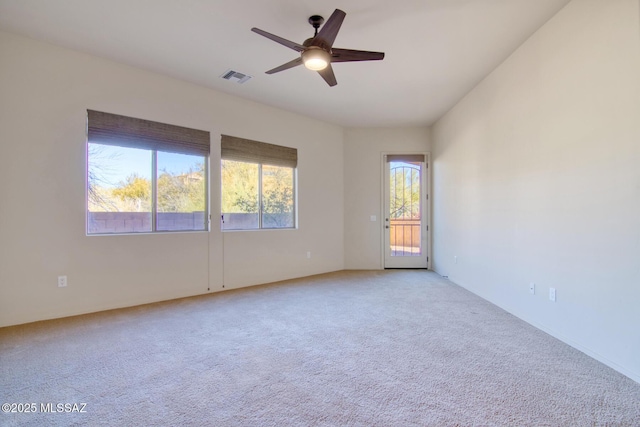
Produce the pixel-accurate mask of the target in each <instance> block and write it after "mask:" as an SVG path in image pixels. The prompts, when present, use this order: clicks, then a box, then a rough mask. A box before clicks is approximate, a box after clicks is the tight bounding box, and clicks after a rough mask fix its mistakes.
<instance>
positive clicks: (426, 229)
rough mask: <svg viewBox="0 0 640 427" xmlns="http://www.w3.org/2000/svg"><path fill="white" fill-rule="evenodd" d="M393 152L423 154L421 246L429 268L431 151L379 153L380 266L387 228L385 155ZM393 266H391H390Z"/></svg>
mask: <svg viewBox="0 0 640 427" xmlns="http://www.w3.org/2000/svg"><path fill="white" fill-rule="evenodd" d="M390 154H391V155H393V154H421V155H424V168H425V170H424V171H423V173H422V186H423V188H424V190H425V200H423V201H422V202H423V203H424V209H423V212H422V214H423V219H422V224H421V225H422V233H423V234H422V236H424V237H423V239H422V242H423V245H424V246H423V247H424V249H425V250H426V251H427V269H428V270H431V266H432V262H433V256H432V254H431V230H432V228H433V227H432V225H431V217H432V211H431V152H430V151H383V152H381V153H380V175H381V177H380V222H381V231H382V232H381V233H380V248H381V251H380V265H381V266H382V270H384V269H385V268H387V267H385V253H386V250H387V248H386V245H385V235H386V233H387V229H386V228H385V218H386V215H387V212H386V208H387V207H386V195H385V191H386V189H385V188H386V187H385V186H386V185H387V183H386V182H385V181H386V169H385V168H386V167H387V161H386V156H387V155H390ZM424 217H426V218H424ZM390 268H393V267H390Z"/></svg>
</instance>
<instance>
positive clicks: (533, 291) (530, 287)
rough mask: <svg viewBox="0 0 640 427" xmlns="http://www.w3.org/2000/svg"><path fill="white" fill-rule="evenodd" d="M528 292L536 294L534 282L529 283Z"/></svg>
mask: <svg viewBox="0 0 640 427" xmlns="http://www.w3.org/2000/svg"><path fill="white" fill-rule="evenodd" d="M529 293H530V294H532V295H535V294H536V284H535V283H533V282H531V283H529Z"/></svg>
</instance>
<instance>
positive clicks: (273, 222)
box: [221, 135, 298, 230]
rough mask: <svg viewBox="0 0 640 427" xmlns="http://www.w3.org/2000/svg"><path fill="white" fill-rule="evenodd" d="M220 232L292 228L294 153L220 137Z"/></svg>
mask: <svg viewBox="0 0 640 427" xmlns="http://www.w3.org/2000/svg"><path fill="white" fill-rule="evenodd" d="M221 157H222V165H221V170H222V229H223V230H253V229H260V228H294V227H295V225H296V217H295V172H296V166H297V160H298V153H297V150H296V149H294V148H288V147H282V146H279V145H273V144H266V143H264V142H258V141H250V140H246V139H241V138H236V137H231V136H227V135H223V136H222V152H221Z"/></svg>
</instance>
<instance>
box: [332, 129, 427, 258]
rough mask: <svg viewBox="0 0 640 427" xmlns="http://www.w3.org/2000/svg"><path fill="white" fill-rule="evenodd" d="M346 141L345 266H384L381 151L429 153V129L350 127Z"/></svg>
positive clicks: (346, 133)
mask: <svg viewBox="0 0 640 427" xmlns="http://www.w3.org/2000/svg"><path fill="white" fill-rule="evenodd" d="M344 141H345V143H344V230H345V235H344V245H345V252H344V253H345V268H347V269H354V270H355V269H381V268H384V265H383V262H382V254H383V252H382V237H383V234H382V221H383V220H384V218H383V213H382V172H383V171H382V153H385V152H387V153H396V154H402V153H411V152H413V153H423V152H428V151H429V150H430V149H431V145H430V142H429V129H428V128H426V127H425V128H380V129H347V130H346V131H345V137H344ZM371 215H375V216H376V221H375V222H372V221H371V219H370V217H371Z"/></svg>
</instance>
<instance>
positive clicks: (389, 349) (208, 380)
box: [0, 270, 640, 426]
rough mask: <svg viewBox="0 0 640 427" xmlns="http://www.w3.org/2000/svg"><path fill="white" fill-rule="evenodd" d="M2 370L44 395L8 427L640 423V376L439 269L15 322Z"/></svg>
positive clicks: (2, 338) (0, 359)
mask: <svg viewBox="0 0 640 427" xmlns="http://www.w3.org/2000/svg"><path fill="white" fill-rule="evenodd" d="M0 375H1V377H0V403H12V402H15V403H23V404H24V403H36V406H37V408H36V409H37V411H36V413H8V414H7V413H0V425H3V426H18V425H28V426H51V425H64V426H68V425H82V426H85V425H87V426H100V425H108V426H151V425H167V426H181V425H194V426H206V425H210V426H640V384H638V383H636V382H634V381H632V380H630V379H628V378H626V377H624V376H623V375H621V374H619V373H617V372H615V371H613V370H612V369H610V368H608V367H606V366H604V365H602V364H601V363H599V362H597V361H595V360H593V359H591V358H589V357H587V356H586V355H584V354H582V353H580V352H579V351H577V350H574V349H573V348H571V347H569V346H567V345H565V344H563V343H561V342H559V341H557V340H555V339H554V338H552V337H550V336H549V335H547V334H545V333H543V332H541V331H539V330H537V329H535V328H533V327H531V326H529V325H528V324H526V323H524V322H522V321H520V320H518V319H516V318H515V317H513V316H511V315H509V314H507V313H506V312H504V311H502V310H500V309H498V308H496V307H495V306H493V305H491V304H489V303H487V302H485V301H483V300H482V299H480V298H478V297H476V296H474V295H473V294H471V293H469V292H467V291H465V290H464V289H462V288H460V287H458V286H455V285H453V284H451V283H450V282H448V281H446V280H443V279H442V278H440V277H439V276H438V275H436V274H435V273H432V272H427V271H401V270H396V271H376V272H340V273H332V274H326V275H320V276H314V277H310V278H305V279H300V280H293V281H288V282H283V283H279V284H274V285H268V286H261V287H254V288H250V289H244V290H239V291H229V292H224V293H218V294H212V295H207V296H204V297H197V298H188V299H182V300H177V301H171V302H166V303H159V304H151V305H146V306H141V307H135V308H132V309H124V310H115V311H110V312H105V313H97V314H92V315H86V316H78V317H74V318H69V319H62V320H55V321H48V322H38V323H34V324H30V325H23V326H17V327H10V328H3V329H0ZM41 403H44V404H45V409H46V404H47V403H52V404H53V405H52V407H53V409H54V410H57V409H58V406H57V403H68V404H70V406H68V407H66V408H65V407H64V405H63V406H62V407H61V408H62V410H63V411H64V410H66V409H67V408H68V409H69V410H74V407H73V406H72V405H73V404H74V403H75V404H78V405H79V406H78V407H76V408H75V409H76V410H80V409H84V411H85V412H84V413H77V412H71V413H65V412H60V413H42V412H41V406H40V404H41ZM82 403H86V406H85V407H84V408H82V407H81V406H80V404H82ZM22 409H24V406H23V408H22Z"/></svg>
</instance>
